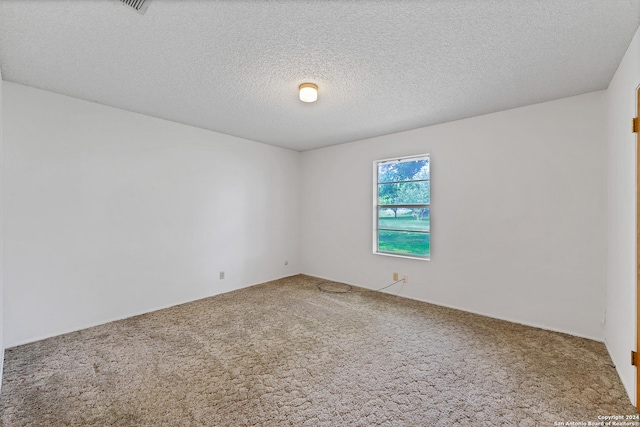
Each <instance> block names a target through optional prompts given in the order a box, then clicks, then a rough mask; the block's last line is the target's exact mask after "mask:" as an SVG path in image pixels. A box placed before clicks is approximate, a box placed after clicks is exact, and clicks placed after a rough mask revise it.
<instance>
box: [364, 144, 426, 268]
mask: <svg viewBox="0 0 640 427" xmlns="http://www.w3.org/2000/svg"><path fill="white" fill-rule="evenodd" d="M420 159H429V182H431V156H430V154H416V155H413V156H403V157H392V158H389V159H382V160H375V161H374V162H373V253H374V254H375V255H384V256H390V257H396V258H408V259H416V260H420V261H430V260H431V190H429V203H425V204H421V205H416V206H423V207H428V208H429V232H428V234H429V256H426V257H421V256H418V255H405V254H394V253H390V252H380V251H379V250H378V231H379V230H378V214H379V212H380V210H379V207H380V206H381V205H379V204H378V201H379V200H378V184H379V183H378V165H380V164H381V163H391V162H397V163H400V162H409V161H414V160H420Z"/></svg>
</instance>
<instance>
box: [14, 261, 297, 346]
mask: <svg viewBox="0 0 640 427" xmlns="http://www.w3.org/2000/svg"><path fill="white" fill-rule="evenodd" d="M298 274H300V273H296V274H291V275H288V276H283V277H279V278H276V279H269V280H266V281H264V282H262V281H261V282H259V283H253V284H249V285H244V286H239V287H237V288H235V289H231V290H228V291H225V292H219V293H215V294H209V295H206V296H203V297H198V298H193V299H190V300H184V301H179V302H176V303H171V304H167V305H164V306H159V307H154V308H151V309H148V310H141V311H139V312H134V313H130V314H126V315H124V316H117V317H112V318H108V319H106V320H100V321H97V322H95V323H89V324H87V325H84V326H82V327H77V328H70V329H68V330H64V331H62V332H56V333H53V334H47V335H42V336H37V337H33V338H28V339H25V340H21V341H18V342H15V343H11V344H8V345H7V347H6V348H7V349H10V348H14V347H19V346H21V345H25V344H30V343H33V342H38V341H42V340H46V339H48V338H53V337H58V336H60V335H65V334H70V333H72V332H78V331H82V330H84V329H89V328H94V327H96V326H100V325H105V324H107V323H111V322H117V321H119V320H125V319H129V318H131V317H136V316H140V315H143V314H147V313H153V312H154V311H159V310H164V309H166V308H171V307H177V306H179V305H183V304H189V303H191V302H195V301H200V300H203V299H206V298H211V297H214V296H217V295H223V294H226V293H229V292H234V291H237V290H240V289H245V288H250V287H252V286H256V285H261V284H263V283H268V282H272V281H274V280H280V279H285V278H287V277H292V276H297V275H298ZM3 357H4V353H3Z"/></svg>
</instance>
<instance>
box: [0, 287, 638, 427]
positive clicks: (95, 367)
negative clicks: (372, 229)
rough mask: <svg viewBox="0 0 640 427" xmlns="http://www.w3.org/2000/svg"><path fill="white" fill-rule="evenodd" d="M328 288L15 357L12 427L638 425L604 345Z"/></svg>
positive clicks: (202, 309) (4, 400) (166, 313)
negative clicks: (625, 419) (624, 421)
mask: <svg viewBox="0 0 640 427" xmlns="http://www.w3.org/2000/svg"><path fill="white" fill-rule="evenodd" d="M319 282H321V280H319V279H315V278H311V277H308V276H294V277H290V278H286V279H281V280H278V281H274V282H270V283H265V284H262V285H258V286H254V287H251V288H247V289H243V290H239V291H235V292H231V293H228V294H224V295H218V296H215V297H212V298H208V299H205V300H201V301H197V302H193V303H189V304H185V305H181V306H178V307H173V308H170V309H166V310H162V311H157V312H154V313H150V314H146V315H142V316H137V317H133V318H130V319H127V320H123V321H118V322H113V323H109V324H106V325H102V326H98V327H95V328H91V329H87V330H83V331H80V332H75V333H71V334H67V335H63V336H60V337H56V338H51V339H48V340H44V341H40V342H36V343H33V344H28V345H24V346H20V347H16V348H13V349H10V350H7V352H6V360H5V366H4V372H5V378H4V383H3V388H2V395H1V397H0V414H1V420H2V423H1V425H2V426H7V427H8V426H11V427H14V426H38V427H39V426H100V427H104V426H121V427H128V426H455V425H460V426H496V425H506V426H516V425H517V426H553V425H554V423H555V422H585V423H586V422H588V421H597V420H598V416H603V415H606V416H611V415H626V414H637V412H636V410H635V408H634V407H633V406H632V405H631V404H630V403H629V400H628V398H627V396H626V394H625V392H624V390H623V388H622V385H621V383H620V380H619V378H618V376H617V374H616V372H615V370H614V369H613V368H612V367H611V360H610V359H609V357H608V355H607V352H606V350H605V347H604V345H603V344H601V343H598V342H594V341H589V340H586V339H581V338H575V337H572V336H568V335H563V334H559V333H554V332H548V331H544V330H540V329H535V328H530V327H526V326H521V325H517V324H513V323H508V322H504V321H499V320H494V319H489V318H485V317H482V316H477V315H472V314H468V313H464V312H460V311H456V310H451V309H446V308H442V307H438V306H434V305H430V304H425V303H421V302H416V301H411V300H407V299H403V298H398V297H394V296H391V295H386V294H382V293H375V292H371V291H366V290H364V289H358V288H354V289H353V291H352V292H351V293H346V294H329V293H323V292H321V291H319V290H318V288H317V286H316V285H317V284H318V283H319ZM336 289H337V288H336Z"/></svg>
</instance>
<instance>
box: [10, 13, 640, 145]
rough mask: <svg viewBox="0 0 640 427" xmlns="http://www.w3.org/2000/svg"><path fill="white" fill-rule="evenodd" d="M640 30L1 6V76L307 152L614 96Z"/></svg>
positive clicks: (520, 19) (384, 16) (574, 16)
mask: <svg viewBox="0 0 640 427" xmlns="http://www.w3.org/2000/svg"><path fill="white" fill-rule="evenodd" d="M638 25H640V0H423V1H408V0H387V1H384V0H344V1H339V0H323V1H321V0H279V1H275V0H272V1H267V0H235V1H234V0H217V1H214V0H212V1H203V0H200V1H196V0H191V1H189V0H187V1H184V0H183V1H169V0H153V1H152V2H151V3H150V5H149V8H148V10H147V12H146V14H144V15H140V14H138V13H136V12H135V11H133V10H132V9H130V8H128V7H127V6H124V5H122V4H121V3H118V2H116V1H114V0H93V1H89V0H82V1H79V0H75V1H63V0H59V1H57V0H44V1H43V0H40V1H33V0H32V1H25V0H13V1H11V0H0V66H1V67H2V73H3V78H4V79H5V80H8V81H11V82H16V83H20V84H24V85H28V86H33V87H37V88H41V89H45V90H49V91H52V92H57V93H61V94H65V95H69V96H73V97H77V98H81V99H86V100H89V101H94V102H98V103H101V104H105V105H110V106H114V107H118V108H123V109H125V110H130V111H135V112H139V113H143V114H147V115H150V116H155V117H160V118H163V119H168V120H173V121H176V122H180V123H185V124H188V125H193V126H197V127H201V128H205V129H210V130H214V131H218V132H222V133H226V134H230V135H235V136H239V137H243V138H247V139H251V140H254V141H259V142H264V143H267V144H272V145H277V146H281V147H286V148H292V149H295V150H299V151H304V150H309V149H313V148H318V147H322V146H328V145H334V144H339V143H344V142H347V141H353V140H357V139H363V138H366V137H371V136H377V135H383V134H389V133H393V132H397V131H401V130H407V129H413V128H417V127H422V126H428V125H432V124H436V123H442V122H447V121H451V120H456V119H461V118H465V117H471V116H476V115H480V114H485V113H490V112H494V111H500V110H504V109H508V108H512V107H517V106H523V105H528V104H532V103H537V102H542V101H547V100H552V99H557V98H562V97H566V96H571V95H577V94H582V93H586V92H591V91H595V90H601V89H605V88H607V86H608V84H609V82H610V81H611V78H612V77H613V74H614V72H615V70H616V68H617V67H618V65H619V63H620V61H621V59H622V56H623V55H624V52H625V51H626V49H627V47H628V46H629V43H630V42H631V38H632V37H633V34H634V32H635V30H636V29H637V28H638ZM303 82H313V83H316V84H317V85H318V86H319V100H318V102H316V103H314V104H304V103H302V102H300V101H299V100H298V98H297V88H298V85H300V84H301V83H303Z"/></svg>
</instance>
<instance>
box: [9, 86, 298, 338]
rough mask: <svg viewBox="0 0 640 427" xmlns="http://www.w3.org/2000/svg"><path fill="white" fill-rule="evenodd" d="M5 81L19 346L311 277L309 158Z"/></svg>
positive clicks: (14, 331)
mask: <svg viewBox="0 0 640 427" xmlns="http://www.w3.org/2000/svg"><path fill="white" fill-rule="evenodd" d="M3 88H4V99H3V103H4V113H5V140H4V143H5V146H4V149H5V150H4V151H5V153H4V154H5V182H4V184H5V185H4V201H5V211H4V230H5V235H4V244H5V248H4V250H5V252H4V268H5V271H4V284H5V296H6V299H5V302H6V305H5V329H6V336H5V344H6V346H7V347H11V346H15V345H18V344H21V343H25V342H29V341H33V340H37V339H40V338H43V337H48V336H52V335H56V334H60V333H64V332H67V331H71V330H77V329H80V328H84V327H87V326H91V325H95V324H99V323H103V322H107V321H110V320H113V319H117V318H123V317H127V316H131V315H134V314H138V313H142V312H147V311H150V310H155V309H158V308H161V307H165V306H169V305H174V304H177V303H181V302H185V301H190V300H194V299H198V298H203V297H206V296H209V295H213V294H217V293H221V292H225V291H229V290H232V289H237V288H240V287H244V286H248V285H252V284H256V283H260V282H264V281H268V280H272V279H275V278H279V277H284V276H288V275H292V274H297V273H299V263H298V241H299V239H298V215H297V211H296V209H294V208H292V207H295V206H297V197H298V192H299V191H298V179H299V175H298V168H299V153H297V152H294V151H290V150H285V149H280V148H275V147H271V146H268V145H264V144H258V143H254V142H250V141H246V140H242V139H239V138H234V137H231V136H227V135H222V134H218V133H214V132H209V131H205V130H202V129H197V128H193V127H188V126H184V125H180V124H177V123H173V122H168V121H164V120H160V119H155V118H151V117H147V116H143V115H139V114H134V113H130V112H127V111H123V110H118V109H114V108H110V107H105V106H102V105H98V104H94V103H90V102H86V101H81V100H78V99H74V98H70V97H65V96H61V95H57V94H53V93H50V92H45V91H41V90H37V89H33V88H29V87H25V86H21V85H17V84H13V83H8V82H4V83H3ZM285 261H288V262H289V265H288V266H285V265H284V263H285ZM223 270H224V271H225V272H226V279H225V280H219V272H220V271H223Z"/></svg>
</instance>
